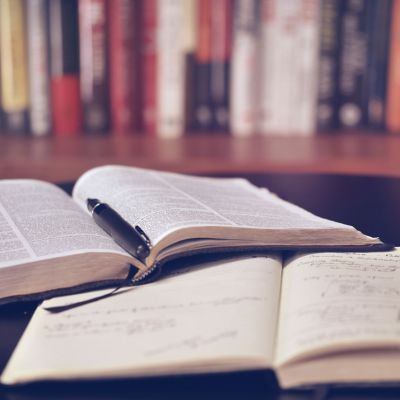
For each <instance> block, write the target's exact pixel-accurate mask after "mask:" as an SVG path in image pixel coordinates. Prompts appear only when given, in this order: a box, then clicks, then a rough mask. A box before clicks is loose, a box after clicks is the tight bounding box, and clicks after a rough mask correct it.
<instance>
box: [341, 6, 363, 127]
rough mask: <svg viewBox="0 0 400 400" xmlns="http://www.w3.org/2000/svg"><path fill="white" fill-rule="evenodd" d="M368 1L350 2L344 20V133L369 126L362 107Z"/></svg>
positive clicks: (342, 65)
mask: <svg viewBox="0 0 400 400" xmlns="http://www.w3.org/2000/svg"><path fill="white" fill-rule="evenodd" d="M369 6H370V2H369V1H368V0H347V1H344V2H343V4H342V7H343V8H342V13H341V14H342V15H341V18H340V20H341V21H340V35H341V49H340V66H339V85H338V88H339V107H338V119H339V126H340V128H342V129H344V130H348V129H360V128H362V127H364V126H365V120H364V118H363V112H362V111H363V110H362V108H363V107H362V104H363V102H364V98H365V96H366V93H365V92H366V90H365V87H366V85H365V80H366V78H367V72H368V61H367V55H368V52H367V50H368V39H367V37H368V34H367V8H368V7H369Z"/></svg>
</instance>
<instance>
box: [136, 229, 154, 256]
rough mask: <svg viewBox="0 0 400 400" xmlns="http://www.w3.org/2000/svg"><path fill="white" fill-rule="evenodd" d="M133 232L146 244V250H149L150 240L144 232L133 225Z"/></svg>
mask: <svg viewBox="0 0 400 400" xmlns="http://www.w3.org/2000/svg"><path fill="white" fill-rule="evenodd" d="M135 231H136V232H137V233H138V235H139V236H140V238H141V239H142V241H143V242H144V243H145V244H146V246H147V250H149V251H150V250H151V241H150V238H149V237H148V236H147V235H146V234H145V232H144V230H143V229H142V228H141V227H140V226H139V225H135Z"/></svg>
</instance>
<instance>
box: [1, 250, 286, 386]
mask: <svg viewBox="0 0 400 400" xmlns="http://www.w3.org/2000/svg"><path fill="white" fill-rule="evenodd" d="M281 269H282V266H281V260H280V258H278V257H274V256H271V257H253V258H246V259H237V260H234V261H225V262H220V263H209V264H205V265H199V266H195V267H194V268H188V269H186V270H178V271H177V272H175V273H173V274H170V275H169V276H168V277H167V278H165V279H163V280H160V281H157V282H154V283H151V284H147V285H144V286H138V287H134V288H129V289H126V290H125V291H123V292H122V293H120V294H116V295H114V296H112V297H109V298H106V299H103V300H100V301H96V302H93V303H91V304H87V305H84V306H80V307H78V308H75V309H71V310H69V311H65V312H62V313H60V314H51V313H50V312H48V311H46V310H45V309H44V308H45V307H46V306H50V305H52V306H55V305H65V304H68V303H70V302H76V301H78V300H83V299H85V298H93V297H94V296H96V294H97V293H102V292H95V293H93V292H92V293H86V294H81V295H75V296H68V297H62V298H55V299H52V300H50V301H46V302H44V303H43V306H41V307H40V308H39V309H38V310H37V311H36V312H35V314H34V316H33V319H32V320H31V322H30V324H29V326H28V328H27V329H26V331H25V333H24V335H23V337H22V339H21V341H20V343H19V344H18V346H17V349H16V351H15V353H14V354H13V356H12V359H11V361H10V363H9V365H8V366H7V368H6V370H5V372H4V374H3V376H2V382H3V383H16V382H24V381H29V380H35V379H52V378H74V377H75V378H85V377H97V378H99V377H105V376H107V377H113V376H114V377H115V376H140V375H157V374H165V373H170V374H174V373H178V372H201V371H203V372H207V371H209V372H212V371H224V370H236V369H239V370H240V369H242V368H265V367H267V366H270V365H271V362H272V356H273V348H274V340H275V328H276V320H277V310H278V302H279V290H280V274H281Z"/></svg>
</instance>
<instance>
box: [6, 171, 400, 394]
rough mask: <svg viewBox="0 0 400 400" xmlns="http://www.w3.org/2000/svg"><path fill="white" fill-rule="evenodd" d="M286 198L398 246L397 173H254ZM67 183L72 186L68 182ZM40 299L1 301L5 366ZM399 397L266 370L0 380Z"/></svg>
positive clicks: (23, 390) (169, 390)
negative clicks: (308, 383) (284, 380)
mask: <svg viewBox="0 0 400 400" xmlns="http://www.w3.org/2000/svg"><path fill="white" fill-rule="evenodd" d="M242 176H244V177H247V178H248V179H250V180H251V181H252V182H254V183H255V184H257V185H260V186H267V187H268V188H269V189H271V190H272V191H274V192H275V193H277V194H279V195H280V196H281V197H282V198H284V199H287V200H289V201H291V202H293V203H295V204H298V205H300V206H302V207H304V208H306V209H308V210H310V211H312V212H314V213H316V214H318V215H320V216H323V217H327V218H331V219H334V220H337V221H340V222H344V223H348V224H351V225H354V226H356V227H357V228H358V229H360V230H361V231H363V232H364V233H367V234H369V235H372V236H380V237H381V238H382V239H383V240H385V241H387V242H390V243H393V244H396V245H400V224H399V222H400V178H395V177H391V178H388V177H377V176H374V177H368V176H352V175H323V174H284V173H281V174H278V173H277V174H251V175H246V174H242ZM64 187H65V188H67V189H68V188H70V187H71V185H65V186H64ZM35 306H36V304H32V303H26V304H17V305H8V306H3V307H0V369H1V370H2V369H3V368H4V366H5V364H6V362H7V360H8V358H9V357H10V355H11V353H12V350H13V348H14V347H15V345H16V344H17V342H18V339H19V337H20V336H21V334H22V332H23V330H24V327H25V326H26V324H27V323H28V321H29V318H30V316H31V315H32V312H33V311H34V309H35ZM2 398H5V399H9V400H19V399H21V400H30V399H32V400H33V399H42V398H43V399H63V400H69V399H71V400H72V399H79V400H84V399H128V398H135V399H146V400H147V399H154V400H156V399H157V400H158V399H176V400H180V399H202V400H203V399H218V400H221V399H230V400H234V399H277V400H278V399H279V400H300V399H304V400H306V399H319V400H322V399H338V400H339V399H342V400H345V399H346V400H347V399H357V400H361V399H400V383H399V387H398V388H374V389H371V388H363V389H360V388H320V389H318V390H315V391H309V392H301V391H287V392H281V391H279V389H277V388H276V387H275V386H274V385H273V384H272V383H271V376H270V375H269V374H268V372H246V373H238V374H223V375H214V376H210V375H205V376H187V377H174V378H162V379H160V378H152V379H141V380H135V379H131V380H122V381H97V382H93V381H92V382H68V383H42V384H35V385H30V386H26V387H20V388H6V387H1V386H0V399H2Z"/></svg>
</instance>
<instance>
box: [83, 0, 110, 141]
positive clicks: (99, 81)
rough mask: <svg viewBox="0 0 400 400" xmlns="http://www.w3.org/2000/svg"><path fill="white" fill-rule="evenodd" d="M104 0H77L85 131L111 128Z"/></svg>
mask: <svg viewBox="0 0 400 400" xmlns="http://www.w3.org/2000/svg"><path fill="white" fill-rule="evenodd" d="M107 14H108V12H107V1H106V0H79V41H80V62H81V81H80V82H81V97H82V104H83V121H84V122H83V123H84V129H85V131H86V132H97V133H100V132H102V133H105V132H107V131H108V130H109V128H110V116H109V97H108V95H109V92H108V78H109V77H108V72H109V71H108V57H107V51H108V44H107V37H108V32H107V29H108V26H107Z"/></svg>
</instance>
